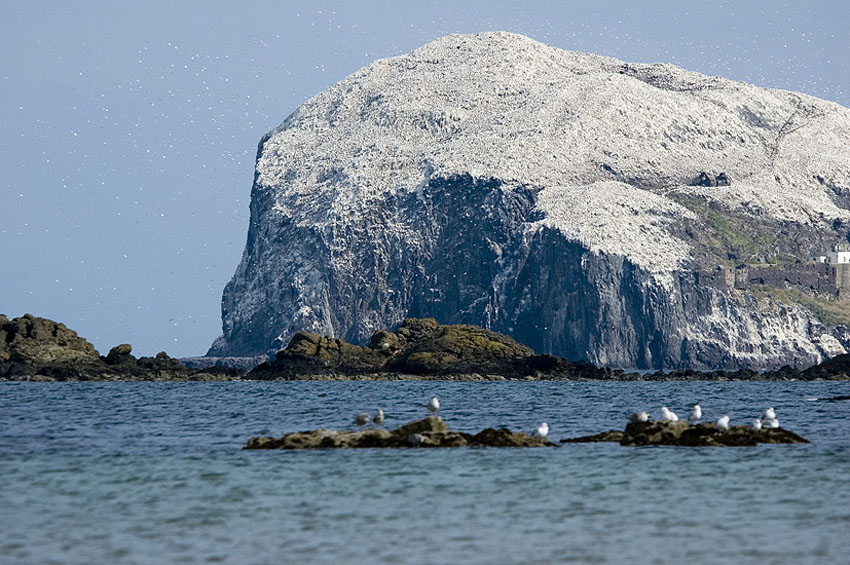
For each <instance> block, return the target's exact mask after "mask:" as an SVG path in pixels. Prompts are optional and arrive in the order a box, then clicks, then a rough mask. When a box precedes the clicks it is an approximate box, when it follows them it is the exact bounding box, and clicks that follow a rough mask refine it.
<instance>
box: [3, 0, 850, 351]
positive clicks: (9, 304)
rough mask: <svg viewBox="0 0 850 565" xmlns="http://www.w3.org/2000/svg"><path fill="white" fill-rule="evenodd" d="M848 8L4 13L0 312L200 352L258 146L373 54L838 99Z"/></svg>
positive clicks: (42, 8)
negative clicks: (535, 55)
mask: <svg viewBox="0 0 850 565" xmlns="http://www.w3.org/2000/svg"><path fill="white" fill-rule="evenodd" d="M847 6H848V5H847V4H846V3H845V2H842V1H832V2H826V1H821V2H726V1H709V0H704V1H701V2H698V3H691V2H681V1H678V0H677V1H666V2H651V1H647V0H643V1H637V2H632V1H616V2H602V1H596V2H530V3H520V2H516V1H515V0H514V1H510V2H492V3H483V2H458V1H457V0H455V1H451V2H436V1H434V2H397V1H394V2H362V3H359V2H338V3H337V2H310V3H306V2H251V3H215V2H175V1H170V2H159V1H147V2H137V3H129V2H126V3H125V2H66V1H63V2H38V1H35V2H23V1H21V2H11V1H8V0H0V52H2V54H3V56H2V58H0V312H2V313H5V314H7V315H10V316H19V315H22V314H24V313H25V312H31V313H33V314H37V315H41V316H45V317H48V318H52V319H55V320H58V321H62V322H65V323H66V324H67V325H68V326H69V327H71V328H73V329H76V330H77V331H78V332H79V333H80V334H81V335H83V336H84V337H87V338H88V339H89V340H90V341H92V342H93V343H94V344H95V346H96V347H97V348H98V349H99V350H100V351H101V353H105V352H106V351H108V350H109V348H110V347H111V346H113V345H115V344H117V343H122V342H129V343H131V344H133V345H134V348H135V351H136V353H138V354H153V353H156V352H157V351H160V350H165V351H167V352H168V353H169V354H171V355H174V356H187V355H196V354H202V353H204V352H205V351H206V349H207V347H208V346H209V345H210V343H211V342H212V340H213V339H214V338H215V337H216V336H218V335H219V334H220V333H221V326H220V317H219V315H220V310H219V307H220V300H221V291H222V289H223V287H224V285H225V283H226V282H227V281H228V280H229V279H230V277H231V275H232V274H233V271H234V270H235V268H236V265H237V263H238V261H239V258H240V256H241V254H242V249H243V246H244V243H245V234H246V230H247V223H248V203H249V196H250V189H251V181H252V178H253V165H254V158H255V154H256V147H257V142H258V141H259V139H260V137H261V136H262V135H263V134H264V133H265V132H267V131H268V130H270V129H272V128H273V127H275V126H277V125H278V124H279V123H280V122H282V121H283V120H284V118H286V116H287V115H288V114H290V113H291V112H292V111H293V110H294V109H295V108H296V107H298V105H299V104H301V103H302V102H303V101H304V100H306V99H307V98H309V97H310V96H312V95H313V94H315V93H317V92H319V91H321V90H322V89H324V88H326V87H327V86H329V85H331V84H333V83H334V82H336V81H338V80H341V79H343V78H345V77H346V76H347V75H348V74H350V73H352V72H353V71H355V70H357V69H359V68H360V67H362V66H364V65H366V64H368V63H370V62H371V61H373V60H374V59H376V58H379V57H388V56H393V55H398V54H401V53H405V52H407V51H410V50H411V49H413V48H415V47H417V46H419V45H421V44H424V43H427V42H428V41H430V40H432V39H435V38H437V37H439V36H441V35H444V34H447V33H452V32H462V33H473V32H479V31H488V30H506V31H513V32H517V33H522V34H525V35H528V36H530V37H532V38H534V39H537V40H539V41H542V42H544V43H548V44H550V45H554V46H556V47H561V48H564V49H569V50H576V51H587V52H594V53H599V54H603V55H609V56H613V57H617V58H620V59H623V60H626V61H635V62H671V63H674V64H677V65H680V66H682V67H685V68H688V69H691V70H696V71H700V72H703V73H707V74H717V75H723V76H726V77H729V78H733V79H737V80H744V81H747V82H751V83H754V84H757V85H761V86H770V87H777V88H786V89H792V90H799V91H803V92H806V93H809V94H813V95H816V96H820V97H823V98H826V99H829V100H833V101H835V102H838V103H840V104H842V105H844V106H850V38H848V34H847V28H848V24H850V8H848V7H847Z"/></svg>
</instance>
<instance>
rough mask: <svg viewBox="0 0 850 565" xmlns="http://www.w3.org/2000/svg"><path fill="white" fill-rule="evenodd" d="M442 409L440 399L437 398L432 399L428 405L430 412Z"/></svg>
mask: <svg viewBox="0 0 850 565" xmlns="http://www.w3.org/2000/svg"><path fill="white" fill-rule="evenodd" d="M439 409H440V399H439V398H437V397H436V396H435V397H434V398H432V399H431V402H429V403H428V410H430V411H431V412H436V411H437V410H439Z"/></svg>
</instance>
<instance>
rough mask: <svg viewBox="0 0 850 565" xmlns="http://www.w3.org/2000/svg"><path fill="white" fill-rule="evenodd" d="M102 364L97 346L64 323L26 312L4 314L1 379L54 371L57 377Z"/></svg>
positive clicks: (0, 325)
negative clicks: (21, 313) (10, 314)
mask: <svg viewBox="0 0 850 565" xmlns="http://www.w3.org/2000/svg"><path fill="white" fill-rule="evenodd" d="M100 364H101V361H100V356H99V355H98V354H97V350H95V348H94V346H93V345H92V344H91V343H89V342H88V341H86V340H85V339H83V338H81V337H79V336H78V335H77V332H75V331H73V330H69V329H68V328H67V327H65V325H64V324H61V323H57V322H54V321H52V320H48V319H46V318H39V317H37V316H33V315H31V314H25V315H24V316H22V317H20V318H13V319H12V320H9V319H8V318H7V317H6V316H3V317H2V318H0V379H15V380H23V379H28V378H31V377H33V376H35V375H37V374H42V375H47V373H48V372H50V373H51V374H52V375H54V376H52V377H50V378H54V379H56V380H65V379H64V378H62V375H63V374H69V372H70V371H72V370H77V371H79V372H80V374H85V373H86V371H87V370H88V369H89V368H91V367H96V366H99V365H100Z"/></svg>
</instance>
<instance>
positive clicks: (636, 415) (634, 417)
mask: <svg viewBox="0 0 850 565" xmlns="http://www.w3.org/2000/svg"><path fill="white" fill-rule="evenodd" d="M647 421H649V414H648V413H647V412H632V413H631V414H629V422H631V423H632V424H636V423H638V422H647Z"/></svg>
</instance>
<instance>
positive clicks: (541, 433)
mask: <svg viewBox="0 0 850 565" xmlns="http://www.w3.org/2000/svg"><path fill="white" fill-rule="evenodd" d="M548 435H549V424H547V423H546V422H541V423H540V425H539V426H537V436H538V437H543V438H545V437H546V436H548Z"/></svg>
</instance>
